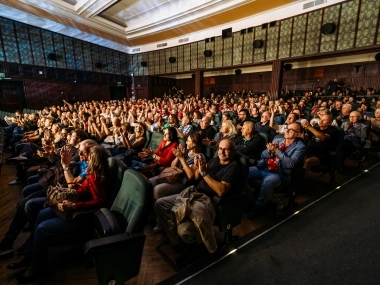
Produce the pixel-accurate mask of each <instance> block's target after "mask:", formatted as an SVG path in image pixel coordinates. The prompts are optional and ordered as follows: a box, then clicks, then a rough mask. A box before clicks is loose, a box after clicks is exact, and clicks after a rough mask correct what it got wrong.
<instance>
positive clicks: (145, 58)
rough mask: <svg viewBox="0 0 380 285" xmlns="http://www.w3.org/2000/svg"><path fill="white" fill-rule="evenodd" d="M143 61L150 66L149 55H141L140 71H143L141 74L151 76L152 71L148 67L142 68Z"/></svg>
mask: <svg viewBox="0 0 380 285" xmlns="http://www.w3.org/2000/svg"><path fill="white" fill-rule="evenodd" d="M142 61H146V62H147V63H148V66H149V55H148V53H142V54H141V60H140V61H139V64H140V70H141V71H142V72H140V74H143V75H149V71H150V69H149V68H148V66H147V67H142V66H141V62H142Z"/></svg>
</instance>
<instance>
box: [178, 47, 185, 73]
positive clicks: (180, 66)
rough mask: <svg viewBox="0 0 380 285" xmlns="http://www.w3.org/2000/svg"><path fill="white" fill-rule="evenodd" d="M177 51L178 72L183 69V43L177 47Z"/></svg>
mask: <svg viewBox="0 0 380 285" xmlns="http://www.w3.org/2000/svg"><path fill="white" fill-rule="evenodd" d="M177 53H178V54H177V55H178V67H177V70H178V72H181V71H183V60H184V56H183V45H181V46H178V47H177Z"/></svg>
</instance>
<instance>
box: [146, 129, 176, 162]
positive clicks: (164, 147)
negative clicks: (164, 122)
mask: <svg viewBox="0 0 380 285" xmlns="http://www.w3.org/2000/svg"><path fill="white" fill-rule="evenodd" d="M177 139H178V136H177V130H176V129H175V128H173V127H169V128H167V129H165V130H164V138H163V140H162V142H161V143H160V145H159V146H158V148H157V150H156V151H155V152H154V151H153V150H151V149H146V148H144V149H143V151H142V152H140V153H139V157H141V158H146V157H150V156H151V157H152V158H153V160H154V162H156V163H158V164H160V165H161V166H163V167H169V166H170V164H171V162H172V161H173V159H174V158H175V156H174V154H173V152H172V149H173V148H176V147H177V146H178V142H177Z"/></svg>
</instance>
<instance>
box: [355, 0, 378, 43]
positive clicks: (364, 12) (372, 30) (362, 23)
mask: <svg viewBox="0 0 380 285" xmlns="http://www.w3.org/2000/svg"><path fill="white" fill-rule="evenodd" d="M378 14H379V1H377V0H362V1H361V7H360V15H359V23H358V30H357V35H356V43H355V47H363V46H369V45H373V44H374V43H375V42H376V39H375V35H376V30H377V22H378V20H377V19H378Z"/></svg>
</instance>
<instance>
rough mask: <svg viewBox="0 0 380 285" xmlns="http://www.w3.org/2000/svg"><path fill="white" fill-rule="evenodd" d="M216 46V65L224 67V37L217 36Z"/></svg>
mask: <svg viewBox="0 0 380 285" xmlns="http://www.w3.org/2000/svg"><path fill="white" fill-rule="evenodd" d="M214 47H215V56H214V67H222V66H223V39H222V37H215V41H214Z"/></svg>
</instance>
